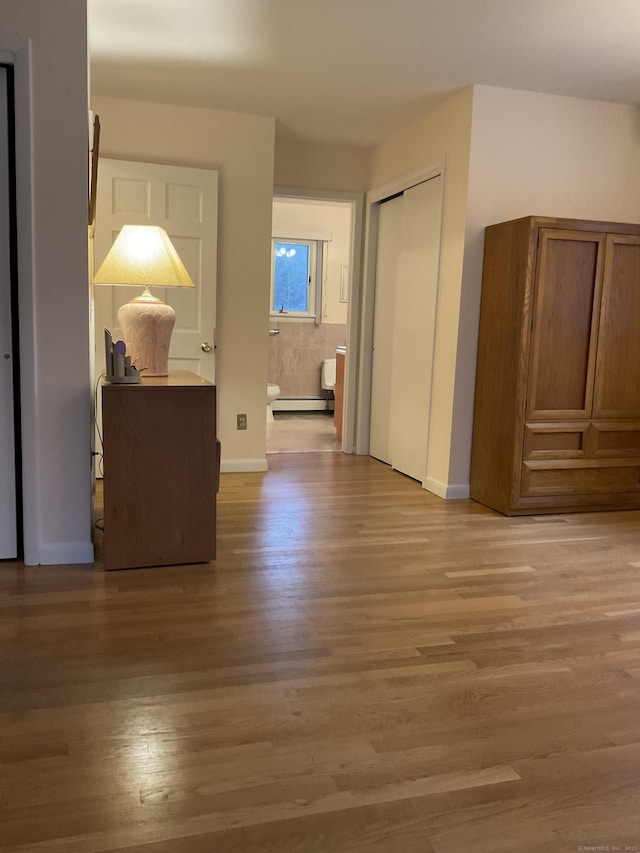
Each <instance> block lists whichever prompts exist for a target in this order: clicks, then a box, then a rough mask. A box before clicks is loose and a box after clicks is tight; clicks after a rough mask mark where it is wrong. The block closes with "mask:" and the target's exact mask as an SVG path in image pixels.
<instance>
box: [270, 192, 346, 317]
mask: <svg viewBox="0 0 640 853" xmlns="http://www.w3.org/2000/svg"><path fill="white" fill-rule="evenodd" d="M272 234H273V236H274V237H292V238H296V237H297V238H300V239H305V238H306V237H308V236H309V235H311V237H312V238H314V237H315V235H317V234H322V235H324V234H326V235H327V236H330V239H329V240H328V243H327V258H326V260H327V264H326V269H325V270H324V276H325V279H324V282H323V290H322V322H323V323H346V322H347V303H346V302H341V301H340V274H341V267H342V265H343V264H344V265H347V266H348V265H349V262H350V247H351V205H350V204H348V203H342V202H340V203H337V202H330V201H312V200H308V199H287V198H276V199H274V202H273V223H272Z"/></svg>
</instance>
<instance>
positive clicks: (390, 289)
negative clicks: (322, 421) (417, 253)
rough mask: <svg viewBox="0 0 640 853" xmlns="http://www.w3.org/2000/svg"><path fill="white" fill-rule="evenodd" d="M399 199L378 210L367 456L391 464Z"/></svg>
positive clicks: (399, 227)
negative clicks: (390, 431) (392, 365)
mask: <svg viewBox="0 0 640 853" xmlns="http://www.w3.org/2000/svg"><path fill="white" fill-rule="evenodd" d="M402 209H403V199H402V196H397V197H396V198H393V199H390V200H389V201H385V202H383V203H382V204H381V205H380V208H379V211H378V246H377V253H376V291H375V305H374V314H373V364H372V384H371V426H370V432H369V453H370V454H371V456H375V458H376V459H380V460H381V461H382V462H387V463H389V464H390V463H391V449H390V447H389V420H390V415H391V410H390V407H389V401H390V398H391V364H392V355H393V325H394V320H393V316H394V310H395V289H396V276H397V268H398V254H399V251H400V240H401V234H402V231H401V227H402Z"/></svg>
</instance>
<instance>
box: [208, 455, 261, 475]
mask: <svg viewBox="0 0 640 853" xmlns="http://www.w3.org/2000/svg"><path fill="white" fill-rule="evenodd" d="M267 470H268V469H267V459H266V457H265V456H263V457H261V458H260V459H223V460H222V461H221V462H220V473H221V474H234V473H248V472H250V471H267Z"/></svg>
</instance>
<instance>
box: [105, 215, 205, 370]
mask: <svg viewBox="0 0 640 853" xmlns="http://www.w3.org/2000/svg"><path fill="white" fill-rule="evenodd" d="M93 283H94V284H115V285H120V284H129V285H136V284H139V285H142V286H143V287H144V291H143V293H141V294H140V296H137V297H135V299H132V300H131V301H130V302H127V303H126V304H125V305H123V306H122V307H121V308H120V310H119V311H118V322H119V324H120V327H121V328H122V331H123V334H124V342H125V344H126V346H127V354H128V355H130V356H131V363H132V364H134V365H135V366H136V367H137V368H138V370H140V371H143V370H144V371H146V374H145V375H146V376H166V375H167V374H168V372H169V371H168V363H169V346H170V344H171V333H172V331H173V326H174V323H175V318H176V315H175V311H174V310H173V308H172V307H171V306H170V305H165V303H164V302H163V301H162V300H161V299H158V298H157V297H155V296H152V295H151V291H150V290H149V288H150V287H195V285H194V283H193V281H192V280H191V277H190V275H189V273H188V272H187V270H186V269H185V266H184V264H183V263H182V261H181V260H180V256H179V255H178V253H177V252H176V249H175V247H174V245H173V243H172V242H171V240H170V239H169V235H168V234H167V232H166V231H165V230H164V229H163V228H159V227H158V226H156V225H125V226H124V227H123V228H122V230H121V231H120V233H119V234H118V236H117V238H116V239H115V241H114V243H113V246H112V247H111V249H110V250H109V253H108V254H107V257H106V258H105V259H104V261H103V263H102V264H101V266H100V269H99V270H98V272H97V273H96V274H95V276H94V278H93Z"/></svg>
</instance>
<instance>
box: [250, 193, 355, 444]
mask: <svg viewBox="0 0 640 853" xmlns="http://www.w3.org/2000/svg"><path fill="white" fill-rule="evenodd" d="M361 216H362V197H361V196H357V195H354V194H348V193H326V194H322V193H319V192H317V191H316V192H305V191H302V190H286V189H276V191H275V193H274V200H273V230H272V280H271V295H270V305H269V354H268V383H269V386H270V395H269V396H270V399H272V402H271V403H270V406H269V407H270V409H271V413H270V412H269V411H268V412H267V447H266V450H267V453H296V452H339V451H342V450H345V451H347V452H351V451H352V449H353V439H352V437H351V434H350V432H351V431H352V430H351V431H350V429H349V426H348V424H349V414H350V412H351V406H350V405H349V403H348V399H349V398H348V395H349V393H350V392H351V391H352V389H353V384H352V386H351V388H349V385H348V380H347V373H348V370H345V371H344V373H343V376H344V382H341V383H339V385H340V387H339V389H338V390H337V389H336V387H335V385H336V380H335V375H336V351H337V350H340V352H341V353H342V356H341V357H342V359H343V364H344V362H345V361H347V360H348V356H345V355H344V353H345V350H346V349H348V347H347V346H346V345H347V344H348V341H349V338H350V333H351V323H352V318H353V312H354V310H356V311H357V307H356V309H354V305H353V302H354V293H353V291H354V288H352V281H358V277H359V257H360V248H359V247H360V228H361V221H362V220H361ZM356 317H357V313H356ZM345 386H346V387H345ZM336 393H338V394H339V397H340V399H339V400H338V405H337V406H336ZM275 394H277V396H276V398H275V399H273V397H274V395H275ZM336 408H337V409H338V413H337V418H336V417H335V416H334V410H335V409H336ZM343 411H344V412H345V416H343V414H342V412H343ZM345 421H346V424H347V429H346V430H343V424H344V423H345Z"/></svg>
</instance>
